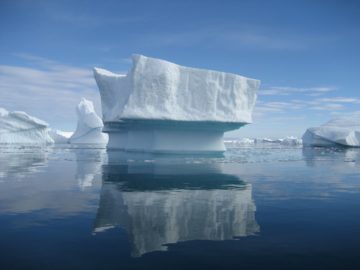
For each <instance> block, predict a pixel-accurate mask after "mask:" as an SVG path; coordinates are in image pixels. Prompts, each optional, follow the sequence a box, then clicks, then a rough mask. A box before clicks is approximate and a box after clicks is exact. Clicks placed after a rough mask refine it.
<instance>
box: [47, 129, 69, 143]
mask: <svg viewBox="0 0 360 270" xmlns="http://www.w3.org/2000/svg"><path fill="white" fill-rule="evenodd" d="M49 134H50V137H51V138H52V139H53V140H54V143H56V144H64V143H68V142H69V138H70V137H71V136H72V135H73V132H69V131H61V130H57V129H51V130H50V131H49Z"/></svg>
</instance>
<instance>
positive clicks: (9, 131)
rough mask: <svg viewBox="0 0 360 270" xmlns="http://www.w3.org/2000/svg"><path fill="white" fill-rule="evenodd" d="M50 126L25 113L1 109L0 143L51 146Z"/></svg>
mask: <svg viewBox="0 0 360 270" xmlns="http://www.w3.org/2000/svg"><path fill="white" fill-rule="evenodd" d="M53 142H54V141H53V139H52V138H51V137H50V136H49V129H48V124H47V123H46V122H44V121H42V120H40V119H38V118H36V117H33V116H30V115H28V114H26V113H25V112H21V111H14V112H8V111H7V110H5V109H3V108H0V143H9V144H10V143H21V144H50V143H53Z"/></svg>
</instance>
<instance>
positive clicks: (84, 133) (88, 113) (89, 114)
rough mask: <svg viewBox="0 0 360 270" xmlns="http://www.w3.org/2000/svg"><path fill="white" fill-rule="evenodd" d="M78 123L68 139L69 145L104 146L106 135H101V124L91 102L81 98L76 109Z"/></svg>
mask: <svg viewBox="0 0 360 270" xmlns="http://www.w3.org/2000/svg"><path fill="white" fill-rule="evenodd" d="M76 112H77V116H78V123H77V128H76V131H75V132H74V134H73V135H72V136H71V137H70V139H69V142H70V143H75V144H77V143H84V144H106V143H107V141H108V136H107V134H104V133H102V128H103V123H102V120H101V118H100V117H99V116H98V115H97V114H96V112H95V109H94V105H93V103H92V102H91V101H89V100H87V99H85V98H83V99H82V100H81V101H80V103H79V105H78V106H77V108H76Z"/></svg>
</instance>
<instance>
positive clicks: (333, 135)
mask: <svg viewBox="0 0 360 270" xmlns="http://www.w3.org/2000/svg"><path fill="white" fill-rule="evenodd" d="M302 139H303V144H304V146H325V147H326V146H336V145H341V146H349V147H360V113H354V114H352V115H348V116H344V117H339V118H335V119H332V120H330V121H329V122H327V123H325V124H323V125H321V126H319V127H312V128H308V129H307V130H306V132H305V133H304V135H303V137H302Z"/></svg>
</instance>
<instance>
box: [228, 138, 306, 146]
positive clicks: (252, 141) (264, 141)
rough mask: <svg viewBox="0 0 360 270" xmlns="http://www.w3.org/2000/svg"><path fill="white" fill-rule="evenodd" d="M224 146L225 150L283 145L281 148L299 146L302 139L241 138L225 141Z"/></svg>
mask: <svg viewBox="0 0 360 270" xmlns="http://www.w3.org/2000/svg"><path fill="white" fill-rule="evenodd" d="M224 142H225V146H226V147H227V148H234V147H242V146H250V147H251V146H255V145H257V146H264V147H266V146H269V145H283V146H301V145H302V139H299V138H297V137H294V136H288V137H285V138H278V139H270V138H241V139H225V141H224Z"/></svg>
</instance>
